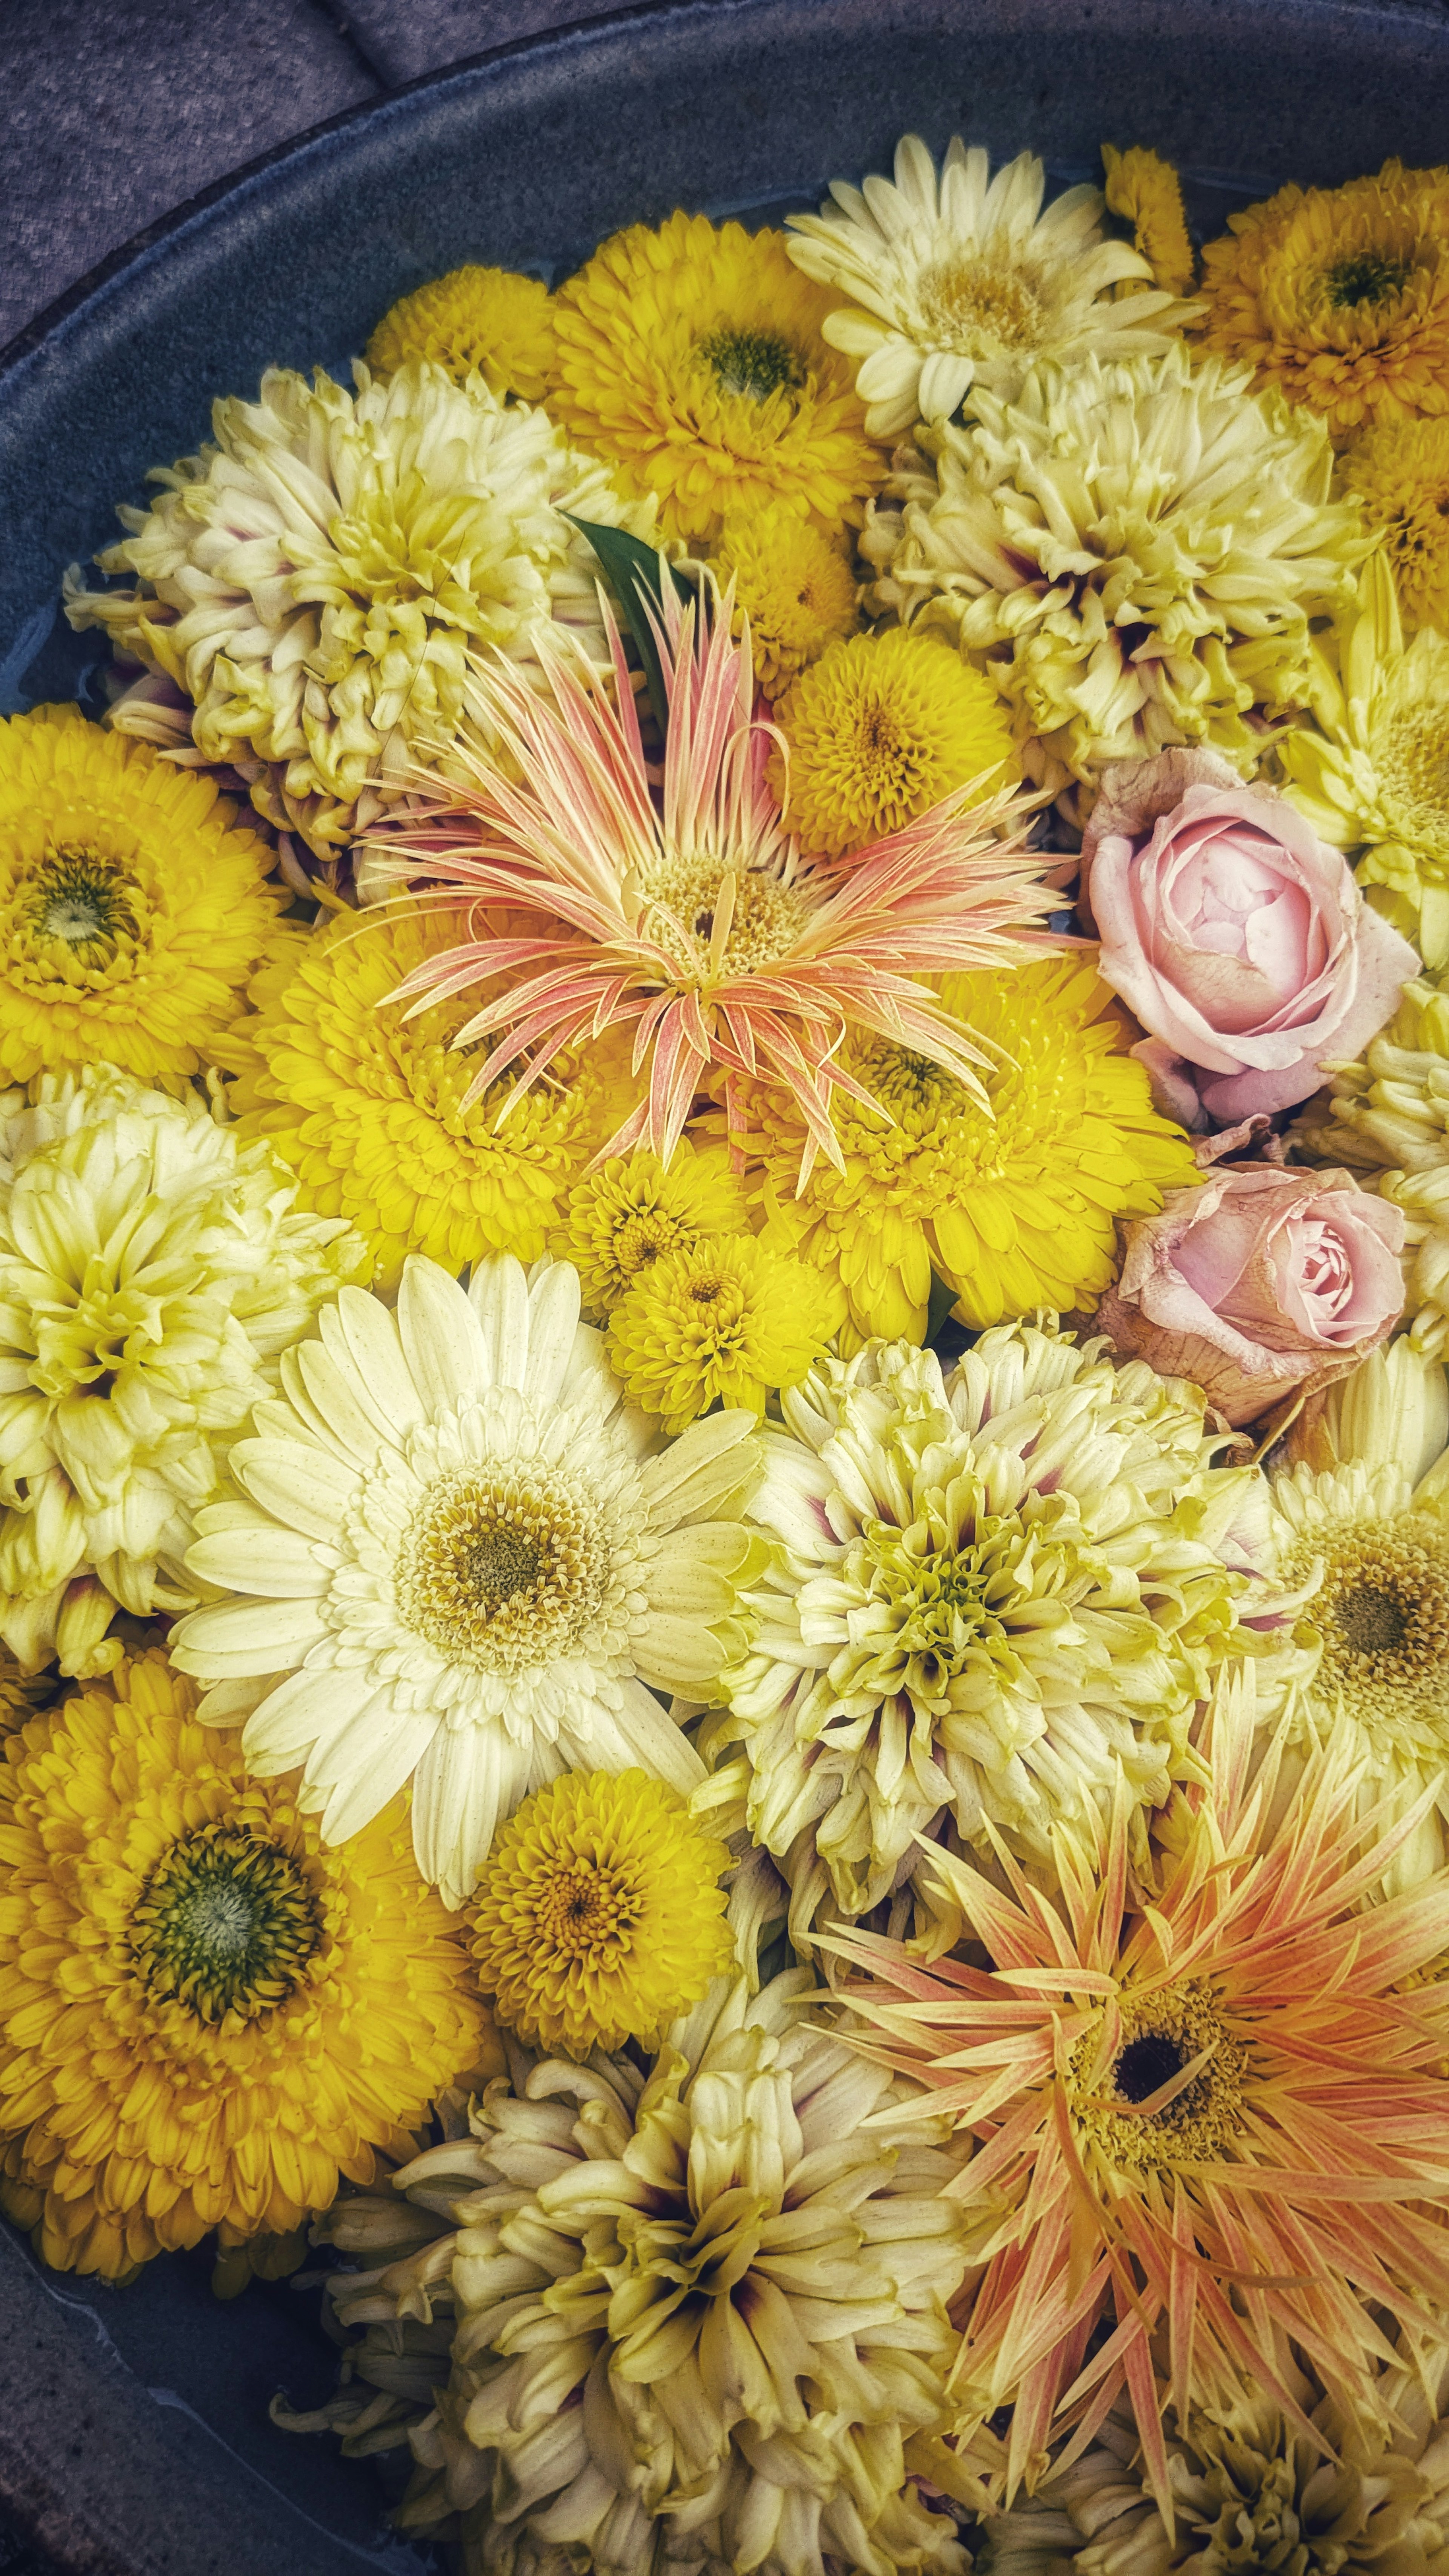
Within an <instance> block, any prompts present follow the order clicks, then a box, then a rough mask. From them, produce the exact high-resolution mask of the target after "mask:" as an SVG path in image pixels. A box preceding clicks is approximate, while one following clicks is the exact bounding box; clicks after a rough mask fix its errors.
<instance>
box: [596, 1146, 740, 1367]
mask: <svg viewBox="0 0 1449 2576" xmlns="http://www.w3.org/2000/svg"><path fill="white" fill-rule="evenodd" d="M747 1223H748V1216H747V1212H746V1206H745V1195H744V1192H743V1190H742V1189H741V1187H740V1184H739V1182H738V1181H737V1180H736V1179H735V1176H734V1174H733V1172H732V1171H731V1170H730V1167H729V1162H728V1159H727V1157H726V1155H725V1154H724V1153H723V1152H722V1151H721V1150H720V1149H719V1148H718V1147H713V1148H706V1149H705V1150H703V1151H701V1150H700V1149H699V1148H697V1147H696V1146H694V1145H693V1144H691V1142H690V1140H689V1138H688V1137H681V1138H680V1141H679V1143H678V1145H677V1146H676V1147H675V1150H674V1155H673V1159H672V1161H671V1162H670V1164H669V1166H668V1168H667V1169H666V1168H665V1166H664V1164H663V1163H661V1161H660V1159H659V1157H658V1155H657V1154H648V1153H636V1154H622V1155H617V1156H614V1157H613V1158H612V1159H611V1160H610V1161H609V1162H607V1163H605V1164H604V1165H603V1166H602V1168H601V1169H600V1170H599V1171H597V1172H590V1173H589V1174H588V1176H587V1178H586V1179H584V1180H582V1181H579V1182H578V1183H577V1184H576V1185H575V1187H574V1188H573V1189H572V1190H571V1191H570V1192H569V1197H568V1202H567V1209H566V1213H565V1215H564V1218H563V1221H562V1223H561V1224H560V1226H559V1228H558V1230H557V1232H556V1234H555V1235H554V1238H553V1241H552V1243H551V1245H550V1247H549V1248H550V1250H551V1251H552V1252H553V1253H555V1254H556V1255H557V1257H558V1258H559V1259H560V1260H561V1261H571V1262H572V1263H573V1265H574V1268H575V1269H576V1270H577V1272H578V1274H579V1290H580V1294H581V1297H582V1302H583V1310H584V1313H585V1314H586V1315H587V1316H589V1317H590V1319H591V1320H592V1321H593V1322H595V1323H603V1322H604V1321H605V1320H606V1319H607V1318H608V1316H610V1315H611V1314H612V1313H613V1311H614V1308H615V1307H616V1306H617V1305H618V1303H619V1300H620V1298H621V1297H627V1296H628V1294H629V1291H630V1289H631V1288H633V1287H634V1286H635V1285H636V1284H637V1283H638V1281H639V1279H640V1278H641V1277H642V1276H643V1274H644V1272H645V1271H646V1270H647V1269H648V1268H649V1265H650V1263H651V1262H655V1261H657V1260H658V1259H659V1257H660V1255H661V1253H666V1252H692V1251H693V1249H694V1247H695V1245H696V1244H699V1243H702V1242H703V1241H704V1240H705V1239H706V1237H707V1236H710V1235H717V1234H737V1233H740V1232H742V1231H743V1229H744V1228H745V1226H746V1224H747Z"/></svg>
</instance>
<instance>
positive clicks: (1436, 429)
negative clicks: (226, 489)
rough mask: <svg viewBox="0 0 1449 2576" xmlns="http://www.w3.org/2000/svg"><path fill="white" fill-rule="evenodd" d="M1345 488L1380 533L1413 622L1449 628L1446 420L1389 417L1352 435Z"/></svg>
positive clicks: (1407, 615)
mask: <svg viewBox="0 0 1449 2576" xmlns="http://www.w3.org/2000/svg"><path fill="white" fill-rule="evenodd" d="M1341 480H1342V485H1343V489H1344V491H1345V492H1347V493H1349V494H1350V495H1351V496H1352V498H1353V499H1354V500H1356V501H1357V502H1358V503H1359V504H1360V505H1361V507H1362V509H1363V513H1364V516H1365V518H1366V519H1367V520H1368V521H1369V524H1370V526H1372V527H1376V528H1378V529H1380V530H1381V531H1382V533H1383V544H1384V553H1385V555H1386V556H1387V558H1388V562H1389V566H1390V569H1391V571H1392V573H1393V576H1394V583H1395V587H1396V589H1397V591H1398V594H1399V606H1400V608H1401V609H1402V611H1403V613H1404V616H1405V618H1406V620H1407V622H1408V624H1409V625H1410V626H1437V627H1439V628H1440V629H1441V630H1444V629H1449V420H1386V421H1383V422H1381V423H1380V424H1379V426H1378V427H1377V428H1376V429H1369V430H1365V432H1364V434H1363V436H1362V438H1358V439H1355V441H1354V443H1353V445H1352V447H1351V448H1350V449H1349V450H1348V453H1347V455H1346V456H1345V457H1344V460H1343V465H1342V469H1341Z"/></svg>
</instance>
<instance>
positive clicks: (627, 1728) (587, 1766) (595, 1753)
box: [558, 1681, 705, 1798]
mask: <svg viewBox="0 0 1449 2576" xmlns="http://www.w3.org/2000/svg"><path fill="white" fill-rule="evenodd" d="M558 1746H559V1751H560V1753H562V1754H563V1756H564V1758H565V1760H566V1761H568V1760H570V1759H572V1761H573V1763H574V1764H575V1766H576V1767H577V1768H578V1769H579V1770H581V1771H613V1772H619V1771H632V1770H633V1769H634V1767H635V1765H636V1764H637V1765H638V1767H639V1768H640V1769H641V1770H643V1771H647V1772H648V1773H649V1776H650V1778H651V1779H654V1780H664V1781H667V1782H668V1784H669V1786H670V1788H671V1789H678V1790H679V1792H680V1794H681V1796H683V1797H686V1798H687V1797H688V1796H689V1794H690V1792H691V1790H694V1789H697V1788H698V1787H699V1784H700V1782H701V1780H702V1779H703V1778H704V1776H705V1769H704V1764H703V1763H702V1762H701V1760H700V1758H699V1755H698V1754H697V1753H696V1752H695V1749H694V1746H693V1745H692V1744H691V1743H690V1741H689V1739H688V1737H687V1736H686V1735H683V1734H681V1732H680V1730H679V1728H678V1727H677V1726H676V1725H675V1723H674V1720H673V1718H672V1717H670V1716H669V1715H668V1713H667V1712H666V1711H665V1710H664V1709H662V1708H661V1707H660V1705H659V1702H658V1700H657V1699H656V1698H655V1697H654V1694H653V1692H652V1691H649V1690H646V1689H645V1687H644V1684H643V1683H642V1682H636V1681H628V1682H625V1684H624V1689H623V1699H622V1702H621V1705H620V1706H619V1707H618V1708H616V1709H609V1708H605V1707H603V1706H602V1705H601V1703H600V1702H599V1701H597V1700H594V1701H590V1702H587V1703H585V1705H584V1706H582V1707H580V1708H579V1709H578V1715H577V1720H576V1722H575V1724H573V1725H572V1726H563V1727H560V1729H559V1739H558Z"/></svg>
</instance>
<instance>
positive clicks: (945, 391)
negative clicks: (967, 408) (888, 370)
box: [916, 352, 974, 420]
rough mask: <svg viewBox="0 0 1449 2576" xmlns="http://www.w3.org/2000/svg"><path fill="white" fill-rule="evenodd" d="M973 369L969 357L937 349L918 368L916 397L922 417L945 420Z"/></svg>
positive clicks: (954, 406)
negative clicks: (918, 382) (919, 375)
mask: <svg viewBox="0 0 1449 2576" xmlns="http://www.w3.org/2000/svg"><path fill="white" fill-rule="evenodd" d="M973 373H974V368H973V364H972V361H971V359H970V358H959V357H956V356H955V355H954V354H943V353H940V352H938V353H937V354H936V355H934V356H933V357H929V358H928V359H927V360H926V363H925V365H924V366H923V367H922V369H921V383H920V390H919V393H918V394H917V397H916V399H917V401H918V402H919V404H920V406H921V418H922V420H949V419H950V417H951V414H952V412H953V411H954V410H955V408H956V405H957V404H958V402H959V401H960V400H961V397H962V395H963V394H964V393H965V391H966V389H967V386H968V385H969V384H970V382H971V378H972V375H973Z"/></svg>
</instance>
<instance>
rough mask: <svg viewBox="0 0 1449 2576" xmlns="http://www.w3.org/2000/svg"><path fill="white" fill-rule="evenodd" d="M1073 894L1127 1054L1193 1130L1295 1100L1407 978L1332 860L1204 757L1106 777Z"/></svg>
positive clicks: (1384, 932) (1375, 1023)
mask: <svg viewBox="0 0 1449 2576" xmlns="http://www.w3.org/2000/svg"><path fill="white" fill-rule="evenodd" d="M1082 894H1083V900H1084V905H1085V907H1086V908H1087V909H1088V911H1089V913H1090V917H1091V918H1092V919H1093V920H1094V922H1095V924H1096V928H1097V934H1098V937H1099V938H1100V940H1101V943H1102V957H1101V971H1102V976H1103V980H1104V981H1105V982H1106V983H1108V984H1110V985H1111V987H1112V989H1113V991H1114V992H1116V993H1120V995H1121V997H1122V999H1123V1001H1124V1002H1125V1003H1126V1004H1127V1006H1128V1008H1129V1010H1131V1011H1133V1012H1135V1014H1136V1016H1137V1018H1138V1019H1139V1020H1140V1021H1141V1023H1142V1026H1143V1027H1144V1029H1146V1031H1147V1032H1148V1034H1147V1037H1146V1039H1145V1040H1144V1041H1143V1042H1142V1043H1141V1044H1140V1045H1138V1046H1136V1047H1134V1048H1133V1050H1132V1052H1133V1054H1134V1055H1136V1056H1138V1057H1140V1058H1141V1060H1142V1062H1143V1063H1144V1064H1145V1065H1146V1067H1147V1070H1148V1072H1149V1074H1150V1076H1151V1078H1152V1086H1153V1091H1154V1094H1155V1095H1156V1097H1157V1100H1158V1104H1159V1106H1160V1107H1161V1108H1163V1109H1165V1110H1166V1111H1167V1113H1168V1115H1169V1116H1170V1117H1173V1118H1178V1119H1181V1120H1182V1122H1183V1124H1184V1125H1185V1126H1188V1127H1191V1128H1196V1129H1198V1130H1201V1129H1203V1128H1205V1127H1207V1126H1209V1125H1211V1124H1217V1125H1222V1126H1226V1125H1229V1124H1231V1122H1232V1121H1233V1120H1235V1119H1240V1118H1250V1117H1252V1116H1253V1114H1254V1113H1255V1111H1258V1110H1267V1111H1270V1112H1271V1111H1273V1110H1277V1109H1290V1108H1291V1107H1292V1106H1293V1104H1294V1102H1295V1101H1298V1100H1306V1099H1307V1098H1308V1095H1309V1093H1310V1092H1311V1091H1316V1090H1317V1089H1318V1087H1319V1084H1320V1082H1321V1081H1322V1079H1323V1076H1322V1072H1321V1067H1322V1066H1323V1065H1324V1064H1325V1063H1332V1062H1335V1061H1337V1060H1338V1059H1340V1058H1349V1057H1352V1056H1356V1055H1359V1054H1361V1053H1362V1051H1363V1049H1364V1048H1365V1047H1366V1046H1367V1044H1368V1042H1369V1039H1370V1038H1371V1037H1373V1036H1374V1035H1375V1033H1376V1031H1377V1030H1379V1029H1381V1028H1382V1027H1383V1025H1384V1022H1385V1020H1387V1019H1389V1018H1391V1017H1392V1015H1393V1012H1394V1010H1395V1009H1396V1008H1397V1005H1398V999H1399V991H1400V988H1401V986H1402V985H1404V984H1406V983H1408V981H1409V980H1410V978H1411V977H1412V976H1414V975H1416V974H1417V973H1418V971H1419V960H1418V958H1417V957H1416V956H1415V954H1414V951H1413V949H1412V948H1411V947H1410V946H1409V944H1408V941H1407V940H1405V939H1401V938H1400V937H1399V934H1398V932H1397V931H1396V930H1391V929H1390V928H1389V925H1388V923H1387V922H1386V921H1384V920H1382V919H1381V918H1380V916H1379V914H1378V913H1376V912H1374V911H1372V910H1371V909H1370V907H1369V906H1368V905H1367V904H1366V903H1365V902H1364V900H1363V897H1362V895H1361V894H1360V893H1359V890H1358V887H1357V886H1356V885H1355V883H1354V880H1353V873H1352V870H1351V869H1350V867H1349V865H1348V862H1347V860H1346V859H1345V858H1344V857H1343V856H1342V854H1341V852H1340V851H1338V850H1331V849H1329V848H1328V846H1327V844H1326V843H1325V842H1323V841H1320V840H1319V838H1318V836H1317V834H1316V833H1314V832H1312V831H1310V829H1309V827H1308V825H1307V824H1306V823H1305V822H1304V820H1303V817H1302V815H1301V814H1299V813H1297V812H1296V811H1295V809H1294V807H1293V806H1291V805H1290V804H1289V803H1288V802H1287V800H1286V798H1284V797H1281V796H1278V795H1275V793H1274V792H1273V790H1272V789H1271V788H1268V787H1244V786H1243V785H1242V784H1241V783H1240V781H1239V780H1238V778H1237V777H1236V775H1235V774H1234V772H1233V771H1232V770H1231V769H1230V768H1229V767H1228V764H1227V762H1226V761H1225V760H1221V759H1219V757H1218V756H1217V754H1216V753H1214V752H1210V751H1164V752H1159V753H1158V755H1157V757H1156V759H1155V760H1144V761H1133V762H1130V763H1128V764H1126V765H1125V766H1123V767H1120V768H1117V769H1109V770H1108V772H1107V774H1106V779H1105V781H1104V784H1103V790H1102V794H1101V797H1100V798H1099V800H1098V803H1097V806H1096V808H1095V810H1094V812H1093V814H1092V816H1091V818H1090V820H1089V822H1088V825H1087V830H1086V835H1085V838H1084V840H1083V843H1082Z"/></svg>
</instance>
